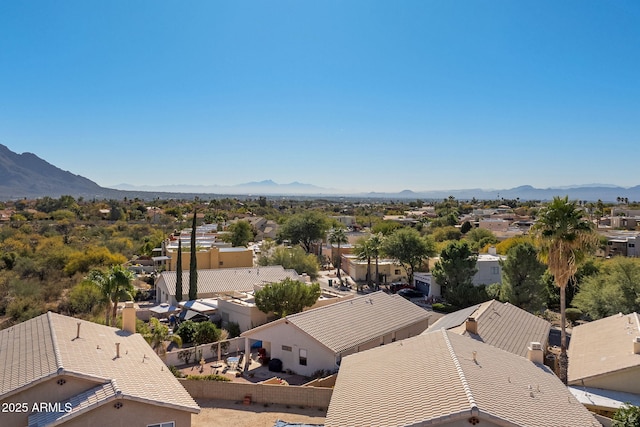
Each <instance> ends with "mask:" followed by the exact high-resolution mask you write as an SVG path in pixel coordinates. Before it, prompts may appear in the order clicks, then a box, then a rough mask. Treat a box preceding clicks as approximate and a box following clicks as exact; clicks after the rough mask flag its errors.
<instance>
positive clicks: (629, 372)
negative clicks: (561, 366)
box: [569, 360, 640, 394]
mask: <svg viewBox="0 0 640 427" xmlns="http://www.w3.org/2000/svg"><path fill="white" fill-rule="evenodd" d="M569 363H571V360H569ZM582 384H583V383H582V381H581V380H579V381H572V382H570V383H569V385H582ZM584 386H585V387H596V388H603V389H605V390H615V391H624V392H627V393H635V394H640V367H635V368H631V369H626V370H624V371H618V372H614V373H611V374H607V375H602V376H599V377H595V378H587V379H585V380H584Z"/></svg>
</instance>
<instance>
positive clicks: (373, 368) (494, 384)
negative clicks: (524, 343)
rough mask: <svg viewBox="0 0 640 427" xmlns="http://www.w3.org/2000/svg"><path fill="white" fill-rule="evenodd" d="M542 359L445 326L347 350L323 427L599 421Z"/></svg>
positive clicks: (535, 426)
mask: <svg viewBox="0 0 640 427" xmlns="http://www.w3.org/2000/svg"><path fill="white" fill-rule="evenodd" d="M536 353H537V354H536ZM541 360H542V354H541V351H536V352H534V353H533V354H532V355H531V360H529V359H527V358H525V357H520V356H517V355H515V354H513V353H510V352H507V351H503V350H500V349H499V348H496V347H494V346H492V345H489V344H485V343H483V342H480V341H478V340H474V339H472V338H470V337H466V336H462V335H458V334H456V333H454V332H451V331H447V330H444V329H443V330H440V331H437V332H433V333H429V334H423V335H420V336H417V337H413V338H409V339H406V340H403V341H400V342H395V343H392V344H390V345H385V346H383V347H378V348H374V349H372V350H368V351H365V352H362V353H358V354H352V355H350V356H347V357H345V358H344V359H343V361H342V365H341V367H340V372H339V373H338V377H337V379H336V384H335V387H334V390H333V395H332V397H331V403H330V405H329V410H328V412H327V417H326V419H325V426H326V427H334V426H340V427H350V426H353V427H356V426H371V427H377V426H380V427H382V426H384V427H394V426H426V425H429V426H452V427H453V426H455V427H463V426H475V425H478V426H501V427H506V426H510V427H511V426H527V427H552V426H557V427H561V426H581V427H587V426H600V425H601V424H600V423H599V422H597V421H596V419H595V418H594V417H593V415H592V414H590V413H589V411H588V410H587V409H586V408H585V407H584V406H583V405H581V404H580V403H579V402H578V401H577V400H576V398H575V397H573V396H572V395H571V393H569V391H568V390H567V388H566V387H565V386H564V385H563V384H562V382H561V381H560V380H559V379H558V378H557V377H556V376H555V375H554V374H553V372H551V371H550V370H549V368H547V367H546V366H544V365H543V364H542V363H541ZM534 361H535V362H534Z"/></svg>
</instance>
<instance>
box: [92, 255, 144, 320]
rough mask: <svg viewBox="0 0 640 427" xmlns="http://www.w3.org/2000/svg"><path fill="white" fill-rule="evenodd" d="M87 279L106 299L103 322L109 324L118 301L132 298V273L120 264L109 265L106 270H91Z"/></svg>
mask: <svg viewBox="0 0 640 427" xmlns="http://www.w3.org/2000/svg"><path fill="white" fill-rule="evenodd" d="M87 280H89V281H90V282H92V283H94V284H95V285H96V286H98V288H100V291H101V292H102V295H103V297H104V299H105V301H106V303H107V304H106V305H107V307H106V313H105V322H106V325H107V326H109V325H110V324H111V319H114V320H115V318H116V315H117V314H118V303H119V302H120V301H122V300H125V299H127V300H129V299H133V292H134V288H133V283H132V282H133V273H132V272H131V271H129V270H127V269H126V268H123V267H122V266H120V265H115V266H113V267H110V268H109V269H108V270H107V271H102V270H92V271H91V272H89V275H88V276H87Z"/></svg>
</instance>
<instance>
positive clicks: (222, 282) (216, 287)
mask: <svg viewBox="0 0 640 427" xmlns="http://www.w3.org/2000/svg"><path fill="white" fill-rule="evenodd" d="M176 277H177V274H176V272H175V271H163V272H162V273H161V274H160V278H159V279H158V280H159V281H160V280H162V281H164V283H165V284H166V286H167V290H168V292H169V293H170V294H171V295H175V292H176ZM286 278H291V279H293V280H300V278H299V276H298V273H296V272H295V270H285V269H284V268H283V267H282V266H280V265H275V266H266V267H256V268H254V267H247V268H224V269H223V268H221V269H214V270H198V294H199V295H200V294H223V293H229V292H234V291H239V292H248V291H253V289H254V287H255V286H256V285H264V284H267V283H275V282H280V281H282V280H284V279H286ZM182 283H189V272H188V271H183V272H182ZM183 286H184V285H183Z"/></svg>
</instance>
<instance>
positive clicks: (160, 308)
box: [149, 303, 180, 314]
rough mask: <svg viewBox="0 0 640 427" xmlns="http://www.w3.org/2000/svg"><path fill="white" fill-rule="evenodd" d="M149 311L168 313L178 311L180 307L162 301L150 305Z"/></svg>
mask: <svg viewBox="0 0 640 427" xmlns="http://www.w3.org/2000/svg"><path fill="white" fill-rule="evenodd" d="M149 311H152V312H154V313H156V314H169V313H175V312H176V311H180V307H176V306H175V305H169V304H167V303H162V304H160V305H156V306H155V307H151V308H150V309H149Z"/></svg>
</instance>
